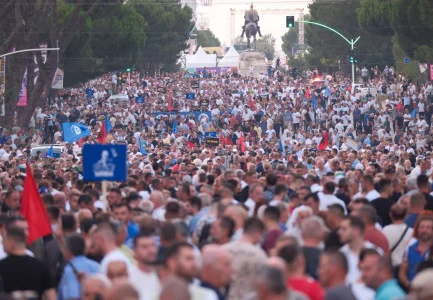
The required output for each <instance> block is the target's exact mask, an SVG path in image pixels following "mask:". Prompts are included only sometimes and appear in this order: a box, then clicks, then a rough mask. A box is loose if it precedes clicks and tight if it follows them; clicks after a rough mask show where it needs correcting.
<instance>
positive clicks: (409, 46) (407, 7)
mask: <svg viewBox="0 0 433 300" xmlns="http://www.w3.org/2000/svg"><path fill="white" fill-rule="evenodd" d="M432 11H433V1H429V0H417V1H411V0H384V1H381V2H380V3H377V1H374V0H364V1H362V2H361V5H360V7H359V9H358V11H357V12H358V20H359V23H360V24H361V26H362V27H363V28H364V29H366V30H368V31H369V32H373V33H379V34H381V35H383V36H393V37H394V39H393V43H394V44H395V43H398V45H397V47H394V50H396V49H400V50H402V51H396V53H401V54H402V55H404V56H408V57H410V58H413V59H416V60H419V61H421V62H433V20H432V18H431V12H432ZM396 59H397V61H399V60H400V57H398V58H397V57H396Z"/></svg>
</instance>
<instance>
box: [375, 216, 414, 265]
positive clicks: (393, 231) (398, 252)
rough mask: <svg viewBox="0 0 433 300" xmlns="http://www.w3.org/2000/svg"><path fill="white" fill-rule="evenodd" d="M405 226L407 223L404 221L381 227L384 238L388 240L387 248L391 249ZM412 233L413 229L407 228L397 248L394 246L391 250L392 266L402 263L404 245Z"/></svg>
mask: <svg viewBox="0 0 433 300" xmlns="http://www.w3.org/2000/svg"><path fill="white" fill-rule="evenodd" d="M406 227H407V225H406V224H405V223H403V224H390V225H388V226H385V227H384V228H383V229H382V233H383V234H384V235H385V236H386V239H387V240H388V245H389V249H392V248H393V247H394V246H395V245H396V244H397V242H398V241H399V240H400V237H401V236H402V235H403V232H404V230H405V229H406ZM412 233H413V229H412V228H409V229H408V230H407V231H406V233H405V235H404V237H403V239H402V240H401V242H400V243H399V244H398V246H397V248H395V250H394V251H393V252H392V254H391V259H392V264H393V266H398V265H400V264H401V263H402V261H403V255H404V251H405V249H406V246H407V245H408V244H409V241H410V239H411V238H412Z"/></svg>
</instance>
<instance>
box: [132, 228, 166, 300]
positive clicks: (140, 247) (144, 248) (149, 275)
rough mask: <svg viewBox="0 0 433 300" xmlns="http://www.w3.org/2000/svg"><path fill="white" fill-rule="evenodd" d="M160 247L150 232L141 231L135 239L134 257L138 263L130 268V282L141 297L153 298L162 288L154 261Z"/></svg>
mask: <svg viewBox="0 0 433 300" xmlns="http://www.w3.org/2000/svg"><path fill="white" fill-rule="evenodd" d="M157 254H158V247H157V245H156V242H155V237H154V236H153V235H152V234H151V233H150V232H148V233H140V234H139V235H138V236H137V237H136V238H135V241H134V258H135V259H136V261H137V265H136V266H133V267H132V268H131V269H130V270H129V282H130V283H131V284H132V285H133V286H134V288H135V289H136V290H137V291H138V293H139V295H140V299H151V298H152V297H155V296H156V295H157V294H158V293H159V291H160V290H161V285H160V282H159V278H158V275H157V273H156V270H155V268H154V267H153V265H152V263H153V262H155V260H156V257H157Z"/></svg>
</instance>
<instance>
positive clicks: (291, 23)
mask: <svg viewBox="0 0 433 300" xmlns="http://www.w3.org/2000/svg"><path fill="white" fill-rule="evenodd" d="M286 27H287V28H294V27H295V17H294V16H286Z"/></svg>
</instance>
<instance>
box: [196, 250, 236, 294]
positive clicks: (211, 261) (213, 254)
mask: <svg viewBox="0 0 433 300" xmlns="http://www.w3.org/2000/svg"><path fill="white" fill-rule="evenodd" d="M202 259H203V262H202V270H201V278H202V280H203V281H206V282H209V283H211V284H212V285H213V286H215V287H217V288H222V287H225V286H227V285H228V284H229V281H230V275H231V256H230V253H229V252H228V251H227V250H226V249H225V248H224V247H222V246H219V245H207V246H205V247H204V248H203V251H202Z"/></svg>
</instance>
